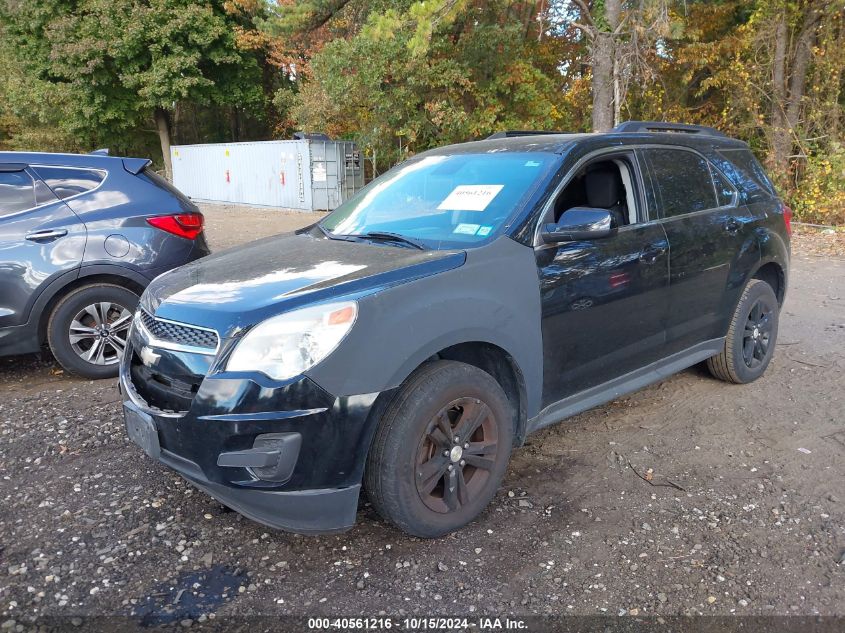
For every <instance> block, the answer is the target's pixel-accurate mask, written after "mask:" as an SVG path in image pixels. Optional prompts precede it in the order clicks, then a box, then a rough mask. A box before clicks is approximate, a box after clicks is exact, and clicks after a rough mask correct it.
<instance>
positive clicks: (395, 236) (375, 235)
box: [349, 231, 428, 251]
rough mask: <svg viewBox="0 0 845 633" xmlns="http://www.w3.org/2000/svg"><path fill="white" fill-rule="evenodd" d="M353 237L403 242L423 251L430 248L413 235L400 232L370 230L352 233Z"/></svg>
mask: <svg viewBox="0 0 845 633" xmlns="http://www.w3.org/2000/svg"><path fill="white" fill-rule="evenodd" d="M349 235H350V236H351V237H360V238H364V239H367V240H376V241H379V240H381V241H385V242H401V243H402V244H407V245H409V246H412V247H413V248H418V249H420V250H421V251H425V250H428V247H427V246H426V245H425V244H423V243H422V242H419V241H417V240H415V239H414V238H412V237H406V236H404V235H401V234H399V233H390V232H388V231H370V232H369V233H350V234H349Z"/></svg>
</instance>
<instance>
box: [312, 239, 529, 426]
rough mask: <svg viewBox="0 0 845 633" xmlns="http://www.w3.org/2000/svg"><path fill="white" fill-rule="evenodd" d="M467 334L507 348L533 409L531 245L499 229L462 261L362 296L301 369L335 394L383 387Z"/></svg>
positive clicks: (389, 386) (394, 384) (471, 339)
mask: <svg viewBox="0 0 845 633" xmlns="http://www.w3.org/2000/svg"><path fill="white" fill-rule="evenodd" d="M471 342H483V343H490V344H492V345H496V346H497V347H500V348H502V349H503V350H504V351H505V352H506V353H507V354H509V355H510V357H511V358H512V359H513V361H514V363H515V364H516V370H517V373H518V374H521V376H522V378H523V380H524V389H525V399H526V402H525V403H523V404H524V406H525V410H526V413H527V415H528V417H532V416H534V415H536V414H537V413H538V412H539V409H540V401H541V397H542V384H543V349H542V337H541V333H540V290H539V284H538V283H537V266H536V263H535V260H534V253H533V251H532V249H531V248H528V247H527V246H524V245H522V244H518V243H517V242H515V241H513V240H512V239H510V238H508V237H500V238H499V239H497V240H495V241H493V242H492V243H490V244H488V245H486V246H484V247H482V248H478V249H473V250H470V251H469V252H468V253H467V259H466V262H465V263H464V265H463V266H460V267H458V268H454V269H451V270H448V271H445V272H441V273H439V274H436V275H431V276H429V277H424V278H422V279H417V280H414V281H411V282H408V283H405V284H402V285H399V286H395V287H391V288H386V289H384V290H380V291H378V292H376V293H374V294H371V295H367V296H364V297H361V298H360V299H359V316H358V321H357V323H356V325H355V326H353V328H352V331H351V332H350V333H349V335H348V336H347V338H346V339H345V340H344V341H343V343H342V344H341V346H340V347H339V348H338V349H337V350H335V351H334V352H333V353H332V354H330V355H329V357H328V358H326V360H324V361H323V362H322V363H319V364H318V365H316V366H315V367H313V368H312V369H311V370H309V371H308V372H306V375H307V376H308V377H309V378H311V379H312V380H313V381H314V382H316V383H317V384H318V385H320V386H321V387H322V388H323V389H325V390H326V391H328V392H329V393H332V394H335V395H337V396H349V395H354V394H366V393H375V392H382V391H388V390H390V389H393V388H395V387H398V386H399V385H401V384H402V382H403V381H404V380H405V379H406V378H407V377H408V376H409V375H410V374H411V372H412V371H414V369H416V368H417V367H418V366H419V365H420V364H422V363H423V362H425V360H426V359H428V358H430V357H431V356H433V355H434V354H436V353H437V352H439V351H441V350H443V349H444V348H446V347H450V346H452V345H456V344H459V343H471ZM349 367H355V368H356V371H355V372H350V371H349Z"/></svg>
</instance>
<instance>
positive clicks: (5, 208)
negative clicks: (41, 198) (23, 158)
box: [0, 171, 36, 216]
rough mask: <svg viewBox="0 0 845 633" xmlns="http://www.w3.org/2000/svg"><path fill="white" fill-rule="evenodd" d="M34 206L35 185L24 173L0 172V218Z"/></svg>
mask: <svg viewBox="0 0 845 633" xmlns="http://www.w3.org/2000/svg"><path fill="white" fill-rule="evenodd" d="M35 206H36V203H35V185H34V183H33V180H32V178H31V177H30V175H29V174H27V173H26V172H25V171H0V216H3V215H8V214H10V213H15V212H17V211H25V210H26V209H32V208H33V207H35Z"/></svg>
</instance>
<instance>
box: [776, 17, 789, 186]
mask: <svg viewBox="0 0 845 633" xmlns="http://www.w3.org/2000/svg"><path fill="white" fill-rule="evenodd" d="M783 11H784V13H783V15H781V17H780V19H779V20H778V24H777V28H776V29H775V52H774V57H773V59H772V170H773V171H774V172H775V177H776V178H777V179H778V180H781V181H783V179H785V177H786V165H787V160H788V159H787V156H789V153H790V147H791V140H790V138H789V129H788V126H787V123H786V49H787V44H788V38H789V34H788V32H787V28H786V13H785V11H786V10H785V9H784V10H783Z"/></svg>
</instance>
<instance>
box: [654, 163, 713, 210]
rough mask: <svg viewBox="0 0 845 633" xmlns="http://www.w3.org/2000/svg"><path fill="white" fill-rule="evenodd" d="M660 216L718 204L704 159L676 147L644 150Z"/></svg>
mask: <svg viewBox="0 0 845 633" xmlns="http://www.w3.org/2000/svg"><path fill="white" fill-rule="evenodd" d="M645 155H646V156H647V158H648V164H649V167H650V170H651V177H652V181H653V183H654V190H655V193H656V195H657V198H658V201H659V202H660V208H661V209H662V210H663V217H664V218H671V217H674V216H676V215H682V214H684V213H694V212H695V211H703V210H704V209H712V208H714V207H717V206H719V205H718V203H717V202H716V190H715V189H714V188H713V180H712V178H711V176H710V167H709V166H708V164H707V161H706V160H704V158H702V157H701V156H699V155H698V154H696V153H694V152H688V151H685V150H679V149H649V150H646V151H645Z"/></svg>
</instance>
